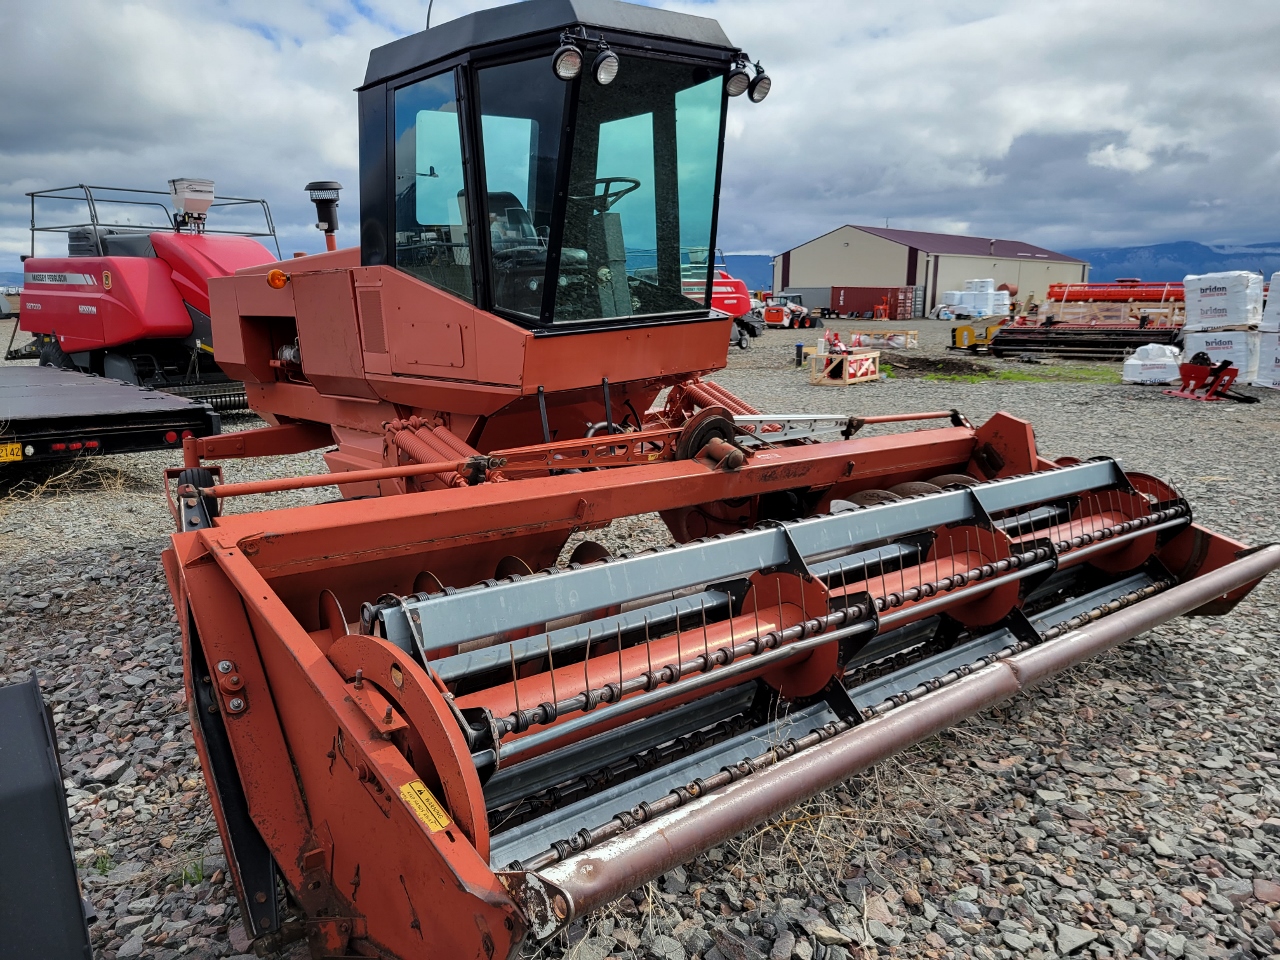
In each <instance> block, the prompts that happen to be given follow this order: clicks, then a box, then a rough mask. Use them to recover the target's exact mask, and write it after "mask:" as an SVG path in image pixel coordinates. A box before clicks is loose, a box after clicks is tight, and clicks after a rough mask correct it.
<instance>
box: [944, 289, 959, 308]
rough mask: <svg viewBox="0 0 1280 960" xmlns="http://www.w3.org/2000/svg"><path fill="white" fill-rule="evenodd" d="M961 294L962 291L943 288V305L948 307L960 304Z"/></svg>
mask: <svg viewBox="0 0 1280 960" xmlns="http://www.w3.org/2000/svg"><path fill="white" fill-rule="evenodd" d="M961 296H963V291H960V290H943V291H942V302H943V304H944V305H945V306H948V307H958V306H959V305H960V298H961Z"/></svg>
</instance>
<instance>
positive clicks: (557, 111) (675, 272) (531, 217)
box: [478, 57, 724, 323]
mask: <svg viewBox="0 0 1280 960" xmlns="http://www.w3.org/2000/svg"><path fill="white" fill-rule="evenodd" d="M478 78H479V94H480V96H479V100H480V113H481V130H482V135H483V138H484V171H485V178H486V187H485V190H486V203H487V210H486V213H487V221H488V227H489V244H490V257H491V262H492V277H493V290H494V306H495V307H497V308H499V309H502V310H505V311H511V312H514V313H518V314H522V315H525V316H528V317H531V318H537V319H539V320H541V321H542V322H552V321H554V322H557V323H560V322H572V321H590V320H603V319H613V318H617V317H630V316H638V315H652V314H666V313H681V312H687V311H693V310H698V309H699V308H700V307H702V304H703V303H705V302H706V291H707V282H708V274H709V269H708V268H709V266H710V264H709V260H708V251H709V250H710V249H711V241H712V237H711V228H712V223H711V221H712V216H713V213H714V210H715V188H716V170H717V164H718V161H719V150H720V114H721V109H722V91H723V88H724V83H723V77H722V76H721V75H719V74H712V73H711V72H710V71H709V70H707V69H706V68H702V67H692V66H688V65H684V64H675V63H671V62H670V61H663V60H652V59H646V58H644V57H627V58H626V60H625V66H624V69H623V70H622V71H620V73H619V75H618V78H617V79H616V80H615V81H614V82H613V83H612V84H610V85H608V86H600V85H599V84H597V83H595V82H594V81H593V80H590V79H584V78H579V79H578V80H577V81H574V83H573V84H572V85H566V84H564V83H563V82H561V81H559V80H557V79H556V78H555V76H554V74H553V73H552V70H551V65H550V58H544V59H538V60H533V61H526V62H523V63H515V64H506V65H503V66H497V67H489V68H485V69H482V70H480V71H478ZM574 96H576V97H577V98H578V101H577V110H576V117H575V121H574V125H573V130H572V150H571V152H570V154H569V155H568V157H567V158H566V157H562V156H561V136H562V133H563V131H564V129H565V120H564V117H565V115H566V113H567V111H568V110H569V109H570V107H572V105H573V104H572V98H573V97H574ZM566 160H567V162H568V165H569V169H568V171H567V175H566V173H565V171H564V170H563V169H562V168H561V166H560V165H561V164H562V163H563V162H565V161H566ZM558 179H559V181H560V182H561V183H562V184H563V185H564V186H562V189H564V196H563V197H557V187H556V184H557V180H558ZM557 201H559V202H557ZM549 285H550V287H551V289H550V290H549V291H548V289H547V288H548V286H549Z"/></svg>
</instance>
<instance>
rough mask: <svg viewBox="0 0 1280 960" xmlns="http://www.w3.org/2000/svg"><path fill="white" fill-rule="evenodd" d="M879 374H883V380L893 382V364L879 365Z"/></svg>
mask: <svg viewBox="0 0 1280 960" xmlns="http://www.w3.org/2000/svg"><path fill="white" fill-rule="evenodd" d="M880 372H881V373H883V374H884V375H885V378H886V379H889V380H894V379H896V377H895V376H894V373H893V364H891V363H881V364H880Z"/></svg>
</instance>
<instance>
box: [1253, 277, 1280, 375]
mask: <svg viewBox="0 0 1280 960" xmlns="http://www.w3.org/2000/svg"><path fill="white" fill-rule="evenodd" d="M1272 289H1273V290H1274V289H1276V288H1275V287H1272ZM1253 382H1254V383H1255V384H1257V385H1258V386H1259V387H1271V388H1272V389H1274V390H1280V333H1261V334H1259V335H1258V374H1257V376H1256V377H1255V378H1254V381H1253Z"/></svg>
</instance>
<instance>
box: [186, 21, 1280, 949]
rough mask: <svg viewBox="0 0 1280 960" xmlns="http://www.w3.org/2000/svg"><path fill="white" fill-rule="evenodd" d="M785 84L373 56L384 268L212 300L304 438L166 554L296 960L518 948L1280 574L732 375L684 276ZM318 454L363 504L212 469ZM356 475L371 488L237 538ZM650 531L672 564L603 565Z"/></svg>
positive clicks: (1023, 431) (1099, 483)
mask: <svg viewBox="0 0 1280 960" xmlns="http://www.w3.org/2000/svg"><path fill="white" fill-rule="evenodd" d="M767 84H768V79H767V77H766V75H764V74H763V72H761V71H759V70H758V69H757V68H755V67H752V66H750V65H749V61H748V58H747V56H746V55H745V53H744V52H743V51H741V50H739V49H738V48H737V47H735V46H733V44H732V43H730V41H729V40H728V38H726V37H725V35H724V34H723V32H722V31H721V30H720V28H719V26H718V25H717V24H716V23H714V22H713V21H711V20H706V19H703V18H700V17H693V16H688V15H685V14H679V13H673V12H671V11H667V10H660V9H655V8H650V7H640V6H631V5H627V4H622V3H614V2H601V0H531V2H528V3H521V4H517V5H513V6H507V7H499V8H496V9H492V10H486V11H483V12H480V13H475V14H472V15H469V16H466V17H462V18H460V19H458V20H454V21H452V22H450V23H446V24H444V25H443V26H440V27H436V28H435V29H432V30H429V31H427V32H425V33H421V34H417V35H415V36H412V37H408V38H405V39H403V40H399V41H396V42H395V43H392V44H389V45H388V46H386V47H382V48H380V49H378V50H375V51H374V53H373V55H372V57H371V58H370V63H369V72H368V74H367V76H366V81H365V84H364V86H363V87H362V88H361V90H360V93H359V96H360V118H361V130H360V142H361V190H360V199H361V211H360V246H359V247H358V248H354V249H350V250H346V251H342V250H339V251H337V252H335V253H333V254H327V255H323V256H325V257H327V259H325V260H323V261H321V260H320V259H319V258H316V259H314V260H312V261H310V262H308V261H307V260H302V261H296V262H294V263H291V264H288V265H283V264H282V265H280V266H279V267H273V268H270V269H269V270H268V269H266V268H250V269H248V270H244V271H240V272H239V273H238V274H237V275H236V276H234V277H231V278H227V279H221V280H215V281H213V282H212V283H211V284H210V293H211V299H212V302H213V315H212V316H213V325H214V329H215V333H216V338H217V339H216V342H217V344H218V360H219V362H220V363H221V364H222V365H223V366H224V368H226V369H228V370H229V371H232V372H233V375H235V376H237V377H240V378H242V379H243V380H244V381H245V383H246V389H247V392H248V396H249V401H250V403H251V404H252V406H253V407H254V409H256V410H258V411H259V412H260V413H262V414H263V415H264V416H265V417H267V418H268V419H270V420H271V421H272V422H273V424H274V425H273V426H271V427H269V428H265V429H263V430H261V431H256V432H246V433H240V434H236V435H235V436H234V437H221V438H211V439H208V440H192V441H189V442H188V443H187V444H186V453H187V463H186V466H185V467H184V468H183V469H182V470H181V471H179V470H177V469H175V470H174V471H172V476H171V480H174V481H176V482H177V498H176V500H175V501H174V512H175V517H176V518H177V520H178V523H179V525H180V527H181V532H179V533H178V534H176V535H175V536H174V538H173V545H172V547H171V548H170V549H169V550H168V551H166V553H165V558H164V562H165V569H166V572H167V575H168V578H169V583H170V586H171V589H172V592H173V598H174V603H175V605H176V607H177V610H178V616H179V621H180V622H181V624H182V628H183V637H184V645H185V655H186V668H187V669H186V685H187V694H188V698H189V702H190V704H191V716H192V722H193V727H194V731H195V739H196V745H197V749H198V750H199V753H200V756H201V760H202V764H203V767H204V772H205V776H206V778H207V783H208V787H209V795H210V803H211V806H212V809H213V812H214V815H215V818H216V820H217V823H218V827H219V831H220V833H221V835H222V838H223V842H224V846H225V849H226V851H227V858H228V868H229V874H230V876H231V878H232V880H233V881H234V883H235V887H236V891H237V894H238V896H239V898H240V904H241V909H242V912H243V917H244V921H245V923H246V925H247V927H248V930H249V933H250V934H251V935H252V936H254V937H255V938H260V941H261V947H262V948H263V949H264V950H265V949H269V948H273V947H278V946H280V945H281V944H283V943H284V942H286V941H287V940H289V939H292V938H296V937H305V938H306V940H307V942H308V943H309V944H310V947H311V950H312V953H313V955H314V956H316V957H334V956H381V957H397V958H450V960H452V958H458V957H476V958H493V957H512V956H515V955H516V953H517V952H518V951H519V950H520V948H521V945H522V944H523V943H526V942H530V941H533V942H536V941H541V940H545V939H546V938H549V937H551V936H553V935H554V934H555V933H556V932H557V931H558V930H560V929H562V928H563V927H564V926H565V925H567V924H569V923H570V922H572V921H573V920H574V919H575V918H578V917H581V916H582V915H584V914H585V913H587V912H589V911H591V910H593V909H595V908H597V907H600V906H602V905H604V904H606V903H608V902H609V901H610V900H612V899H613V898H615V897H617V896H619V895H621V894H623V893H625V892H627V891H629V890H631V889H633V888H635V887H636V886H638V885H640V884H643V883H644V882H646V881H648V880H650V879H652V878H654V877H656V876H658V875H660V874H661V873H663V872H665V871H667V870H669V869H670V868H672V867H673V866H675V865H676V864H679V863H681V862H682V861H685V860H687V859H689V858H691V857H693V856H695V855H696V854H698V853H699V852H700V851H702V850H705V849H707V848H708V847H711V846H714V845H716V844H718V843H720V842H722V841H724V840H725V839H727V838H729V837H731V836H733V835H734V834H736V833H738V832H739V831H742V830H744V829H747V828H749V827H750V826H751V825H752V824H755V823H758V822H760V821H761V820H763V819H766V818H768V817H770V816H773V815H775V814H777V813H778V812H780V811H782V810H784V809H785V808H787V807H788V806H789V805H791V804H793V803H795V802H797V801H799V800H802V799H803V798H805V797H808V796H811V795H812V794H814V793H815V792H817V791H820V790H822V789H824V788H826V787H828V786H831V785H832V784H835V783H838V782H840V781H841V780H843V779H844V778H846V777H848V776H850V775H851V774H854V773H856V772H858V771H859V770H862V769H865V768H866V767H867V766H868V765H870V764H873V763H875V762H876V761H878V760H880V759H882V758H884V757H886V756H888V755H889V754H891V753H892V752H894V751H895V750H898V749H901V748H902V747H904V746H906V745H907V744H910V743H913V742H915V741H917V740H920V739H922V738H924V737H927V736H929V735H930V734H932V733H934V732H936V731H938V730H940V729H942V728H943V727H945V726H947V725H948V724H951V723H953V722H955V721H957V720H959V719H961V718H963V717H965V716H967V715H969V714H971V713H973V712H975V711H978V710H982V709H984V708H986V707H987V706H989V705H991V704H993V703H996V702H997V701H999V700H1001V699H1004V698H1006V697H1009V696H1011V695H1013V694H1015V693H1017V692H1019V691H1021V690H1024V689H1026V688H1027V687H1029V686H1031V685H1034V684H1035V683H1036V682H1038V681H1039V680H1041V679H1043V678H1045V677H1048V676H1050V675H1052V674H1054V673H1056V672H1058V671H1060V670H1062V669H1064V668H1066V667H1068V666H1070V665H1071V664H1073V663H1076V662H1078V661H1079V660H1081V659H1083V658H1085V657H1088V656H1091V655H1093V654H1095V653H1098V652H1101V651H1103V650H1105V649H1107V648H1108V647H1110V646H1111V645H1113V644H1115V643H1119V642H1121V641H1123V640H1124V639H1126V638H1129V637H1132V636H1134V635H1135V634H1137V633H1140V632H1142V631H1144V630H1146V629H1148V628H1149V627H1151V626H1153V625H1155V624H1157V623H1160V622H1161V621H1164V620H1167V619H1169V618H1171V617H1174V616H1178V615H1180V614H1185V613H1198V614H1210V613H1221V612H1224V611H1226V610H1228V609H1230V608H1231V606H1232V605H1233V604H1234V603H1235V602H1236V601H1237V600H1239V598H1240V597H1241V596H1243V595H1244V594H1245V593H1246V592H1247V591H1248V590H1249V589H1250V588H1251V586H1252V585H1253V584H1255V583H1256V582H1257V581H1258V580H1259V579H1260V578H1261V577H1263V576H1264V575H1265V574H1266V573H1267V572H1268V571H1270V570H1271V569H1273V568H1274V567H1275V566H1277V565H1278V564H1280V547H1268V548H1264V549H1261V550H1252V549H1249V548H1247V547H1245V546H1244V545H1243V544H1239V543H1235V542H1233V541H1231V540H1229V539H1227V538H1225V537H1222V536H1219V535H1217V534H1214V533H1212V532H1210V531H1208V530H1206V529H1204V528H1203V527H1201V526H1199V525H1197V524H1196V523H1195V520H1194V517H1193V515H1192V508H1191V506H1190V505H1189V504H1188V503H1187V502H1186V500H1184V499H1183V497H1182V496H1181V495H1180V494H1179V493H1178V492H1177V490H1175V489H1174V488H1173V487H1171V486H1170V485H1169V484H1167V483H1165V482H1163V481H1161V480H1159V479H1157V478H1155V477H1151V476H1147V475H1144V474H1141V473H1134V472H1130V471H1127V470H1125V469H1122V468H1121V466H1120V464H1119V463H1117V462H1115V461H1113V460H1108V459H1098V460H1090V461H1085V462H1079V461H1058V462H1052V461H1049V460H1047V459H1045V458H1044V457H1043V456H1042V455H1041V454H1040V453H1039V451H1038V450H1037V448H1036V444H1035V438H1034V435H1033V433H1032V429H1031V426H1030V425H1029V424H1027V423H1025V422H1024V421H1022V420H1019V419H1017V418H1016V417H1013V416H1009V415H1007V414H997V415H996V416H994V417H992V418H991V419H990V420H988V421H987V422H986V423H984V424H981V425H974V424H972V423H970V422H969V421H968V420H966V419H965V418H964V417H963V416H962V415H961V414H959V413H957V412H955V411H937V412H925V413H916V414H904V415H902V416H898V417H868V418H857V417H838V418H831V417H814V416H786V415H779V414H762V413H760V412H759V411H756V410H754V409H752V408H751V407H750V406H748V405H747V404H746V403H744V402H743V401H742V400H740V399H739V398H737V397H735V396H733V395H732V394H731V393H729V392H728V391H727V390H725V389H724V388H722V387H720V386H718V385H717V384H716V383H714V382H713V381H711V380H707V379H704V376H705V375H706V374H707V373H709V372H711V371H714V370H717V369H719V368H721V367H723V366H724V364H725V358H726V353H727V349H728V329H729V325H730V324H731V323H732V320H730V319H729V318H727V317H725V316H723V315H721V314H719V313H717V312H715V311H713V310H710V309H708V307H707V306H706V304H708V303H709V302H710V300H711V297H710V296H709V294H710V293H711V292H712V291H711V285H712V284H713V282H714V279H715V278H714V276H713V274H712V271H711V268H710V266H709V265H708V269H707V273H706V279H705V284H706V286H705V287H704V290H703V293H702V295H701V296H700V297H694V296H690V295H689V293H690V291H689V290H688V286H687V283H686V280H687V274H688V270H686V260H687V257H688V255H689V252H690V251H692V250H695V249H696V250H701V251H705V250H706V249H714V245H715V244H714V232H715V221H716V184H717V183H718V181H719V170H720V159H721V157H720V152H721V146H722V142H723V138H722V131H723V129H724V122H725V113H726V109H727V108H728V106H729V100H730V97H731V96H733V95H734V94H744V93H745V94H746V95H747V98H748V99H752V100H759V99H761V98H762V97H763V94H764V93H766V92H767V91H768V86H767ZM735 109H739V107H738V106H737V105H735ZM747 109H748V112H749V107H748V108H747ZM744 120H746V121H747V122H749V117H746V118H744ZM868 424H876V425H879V426H881V427H883V426H884V425H885V424H888V425H889V426H890V428H891V429H892V428H893V426H894V425H897V428H898V432H890V433H887V434H879V435H867V434H871V433H873V432H874V431H866V433H865V434H864V432H863V430H864V428H865V427H866V426H867V425H868ZM917 428H919V429H917ZM320 447H324V448H327V449H328V452H327V453H326V459H327V463H328V465H329V467H330V470H331V471H332V472H331V473H330V474H328V475H324V476H317V477H300V478H292V479H285V480H274V481H261V482H256V483H231V482H228V483H221V482H219V483H215V482H214V481H215V480H217V479H218V478H219V474H220V473H221V470H222V467H223V464H219V463H215V462H214V461H216V460H220V459H221V460H226V459H227V458H234V457H237V456H252V455H258V454H267V453H276V452H285V451H290V450H305V449H312V448H320ZM228 469H230V468H228ZM227 479H230V478H229V477H228V478H227ZM325 485H336V486H338V488H339V489H340V490H341V491H343V492H344V493H345V494H347V495H348V496H349V497H352V498H353V499H348V500H347V501H346V502H333V503H327V504H322V505H316V506H306V507H297V508H290V509H281V510H275V511H268V512H263V513H244V514H228V515H222V516H219V515H218V514H219V504H220V503H225V502H228V501H231V500H233V499H234V498H235V497H237V496H239V495H244V494H248V493H253V492H262V491H268V490H288V489H296V488H302V487H314V486H325ZM356 496H359V497H363V498H364V499H354V497H356ZM639 514H646V515H648V514H653V515H657V516H658V517H660V518H661V522H663V523H665V525H666V528H667V530H668V531H669V532H670V538H671V541H672V543H673V545H672V546H671V547H669V548H667V549H662V550H656V551H647V552H644V553H638V554H635V555H616V556H611V555H610V554H609V551H608V550H606V549H605V548H604V547H603V546H602V545H600V544H598V543H595V542H592V541H591V540H589V539H584V538H582V537H579V538H577V541H578V544H577V546H576V547H575V548H574V549H573V550H572V551H569V550H567V549H566V544H567V543H568V542H569V540H570V537H572V536H574V535H575V534H589V533H590V532H591V531H594V530H599V529H602V528H604V527H606V526H607V525H608V524H609V523H610V522H611V521H613V520H615V519H619V518H623V517H630V516H635V515H639ZM655 522H657V521H655Z"/></svg>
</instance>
